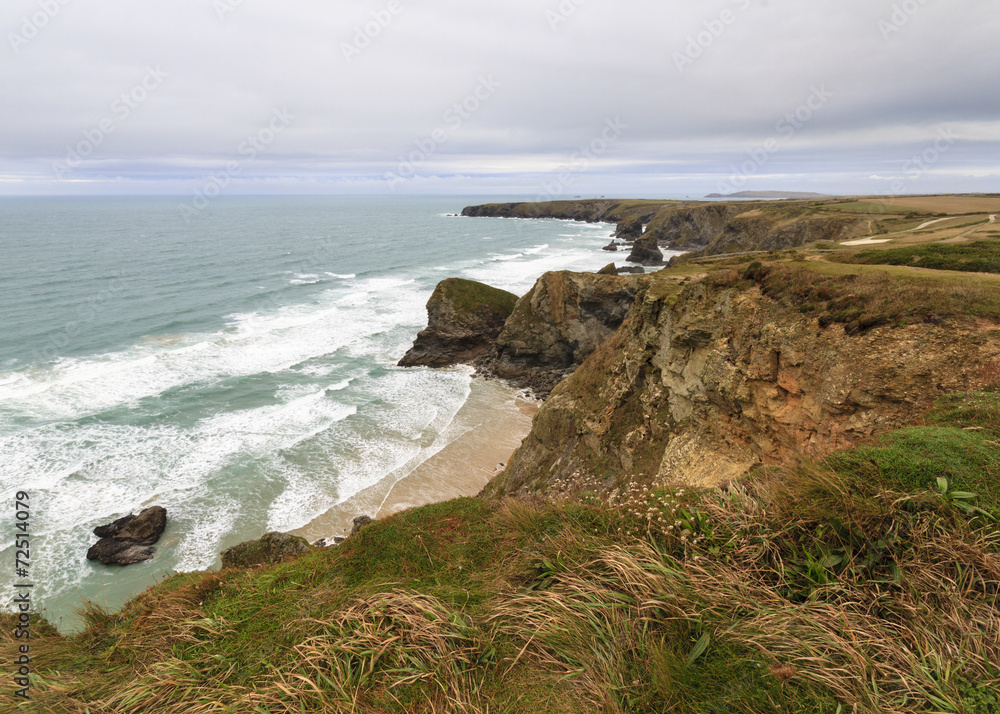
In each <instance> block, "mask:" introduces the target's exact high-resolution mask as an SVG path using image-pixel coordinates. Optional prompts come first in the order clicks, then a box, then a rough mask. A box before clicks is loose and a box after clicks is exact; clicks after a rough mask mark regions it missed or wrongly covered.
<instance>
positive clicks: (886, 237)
mask: <svg viewBox="0 0 1000 714" xmlns="http://www.w3.org/2000/svg"><path fill="white" fill-rule="evenodd" d="M957 218H962V216H945V217H944V218H935V219H934V220H933V221H927V222H926V223H921V224H920V225H919V226H917V227H916V228H910V229H909V230H905V231H896V232H895V233H884V234H883V235H882V236H881V237H879V238H875V237H874V236H871V235H869V236H868V237H866V238H859V239H857V240H849V241H841V243H840V244H841V245H873V244H875V243H888V242H889V241H891V240H892V236H901V235H904V234H906V233H914V232H916V231H919V230H923V229H924V228H926V227H927V226H933V225H934V224H935V223H941V222H942V221H950V220H953V219H957ZM996 218H997V217H996V214H993V215H991V216H990V219H989V220H988V221H986V223H983V224H981V225H978V226H975V227H974V228H972V229H970V230H967V231H966V232H965V233H962V234H961V235H959V236H956V237H955V238H949V239H948V240H945V241H941V242H942V243H961V242H962V241H964V240H965V239H966V238H967V237H968V236H970V235H972V234H973V233H975V232H976V231H978V230H979V229H980V228H982V227H983V226H988V225H990V224H991V223H994V222H995V221H996ZM871 230H872V222H871V220H869V221H868V231H869V232H871Z"/></svg>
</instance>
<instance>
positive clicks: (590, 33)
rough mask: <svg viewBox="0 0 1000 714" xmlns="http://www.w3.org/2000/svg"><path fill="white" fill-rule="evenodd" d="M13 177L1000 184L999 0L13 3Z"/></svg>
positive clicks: (110, 186) (333, 189)
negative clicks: (891, 0) (889, 0)
mask: <svg viewBox="0 0 1000 714" xmlns="http://www.w3.org/2000/svg"><path fill="white" fill-rule="evenodd" d="M0 31H2V33H3V37H2V38H0V39H2V46H0V92H2V94H0V96H2V100H0V101H2V114H0V194H7V195H11V194H13V195H18V194H44V193H58V194H95V193H112V194H121V193H144V194H157V193H171V194H192V193H196V192H198V191H209V192H215V191H216V190H218V191H219V192H227V193H231V194H241V193H330V194H338V193H359V192H364V193H376V194H381V193H384V194H392V193H396V194H409V193H434V194H447V193H460V194H471V193H483V194H487V193H488V194H495V195H499V194H518V195H528V196H541V197H553V198H555V197H560V196H574V195H583V194H586V195H589V194H608V195H611V194H614V195H621V196H624V195H650V196H657V195H686V194H691V195H702V194H705V193H708V192H721V193H729V192H732V191H737V190H755V189H797V190H811V191H820V192H828V193H927V192H946V191H954V192H965V191H979V192H998V191H1000V91H998V89H1000V12H998V8H997V4H996V0H948V2H945V0H905V1H899V2H888V1H882V0H811V1H809V2H803V1H802V0H798V1H796V2H793V1H792V0H715V1H710V2H693V1H692V2H679V1H678V0H619V1H618V2H609V1H608V0H561V1H560V0H505V1H504V2H495V1H493V2H487V1H485V0H341V1H339V2H337V1H336V0H334V1H331V0H293V1H291V2H290V1H288V0H285V1H284V2H277V0H143V1H142V2H136V1H135V0H3V7H2V9H0Z"/></svg>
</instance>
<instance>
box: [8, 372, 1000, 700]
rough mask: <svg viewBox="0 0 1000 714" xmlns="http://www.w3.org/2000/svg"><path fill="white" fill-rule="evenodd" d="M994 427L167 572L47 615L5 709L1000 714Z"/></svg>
mask: <svg viewBox="0 0 1000 714" xmlns="http://www.w3.org/2000/svg"><path fill="white" fill-rule="evenodd" d="M998 424H1000V393H997V392H995V391H990V392H977V393H971V394H960V395H954V396H952V397H949V398H947V399H945V400H942V401H941V402H939V404H938V405H937V407H936V408H935V409H934V410H933V411H932V412H931V413H930V414H929V415H928V416H927V418H926V420H925V422H924V424H923V425H922V426H918V427H913V428H910V429H905V430H902V431H899V432H895V433H892V434H888V435H886V436H884V437H882V438H880V439H878V440H875V441H873V442H871V443H870V444H865V445H863V446H861V447H858V448H856V449H853V450H849V451H846V452H843V453H841V454H838V455H837V456H836V457H835V458H833V459H830V460H828V462H827V463H824V464H818V463H805V464H802V465H800V466H797V467H789V468H786V469H773V470H767V471H760V472H756V473H753V474H751V475H749V476H748V477H747V478H746V479H745V480H744V481H742V482H741V483H740V484H739V485H734V486H732V487H730V488H729V489H728V490H725V491H718V490H711V491H701V490H686V489H682V488H665V489H659V490H654V491H642V490H639V491H633V492H631V493H628V494H626V495H623V496H622V497H621V498H620V499H618V500H617V501H616V502H614V503H608V502H607V501H605V500H603V499H599V498H596V497H591V496H583V497H582V498H579V499H577V500H573V501H568V502H563V503H561V504H552V503H549V504H546V503H541V502H517V501H508V502H505V503H497V502H489V501H483V500H479V499H459V500H456V501H451V502H447V503H443V504H437V505H434V506H427V507H423V508H418V509H414V510H411V511H408V512H405V513H401V514H398V515H396V516H394V517H392V518H389V519H386V520H385V521H379V522H376V523H374V524H372V525H371V526H369V527H368V528H367V529H365V530H363V531H361V532H360V533H358V534H357V535H356V536H354V537H353V538H351V539H349V540H348V541H347V542H346V543H345V544H344V545H342V546H339V547H337V548H333V549H327V550H322V551H314V552H311V553H308V554H305V555H303V556H301V557H299V558H297V559H295V560H292V561H289V562H287V563H284V564H281V565H278V566H273V567H267V568H257V569H252V570H249V571H240V570H228V571H222V572H217V573H193V574H187V575H178V576H175V577H173V578H170V579H168V580H166V581H164V582H163V583H161V584H160V585H158V586H156V587H154V588H151V589H150V590H149V591H148V592H146V593H145V594H144V595H142V596H140V597H138V598H136V599H135V600H133V601H132V602H131V603H129V604H128V605H127V606H126V607H125V608H124V609H123V610H122V611H121V612H119V613H107V612H102V611H100V610H98V609H96V608H95V609H91V610H90V611H89V612H88V614H87V621H88V627H87V629H86V631H85V632H83V633H82V634H81V635H79V636H77V637H74V638H69V639H66V638H63V637H60V636H59V635H58V634H57V633H55V632H54V631H53V630H51V629H47V628H44V627H42V626H41V625H40V623H36V630H35V631H36V633H37V636H36V638H35V639H34V640H33V641H32V652H33V656H34V658H35V659H34V662H35V667H36V670H35V671H36V672H37V677H36V678H35V679H34V681H33V685H34V689H33V692H32V696H33V698H34V699H33V701H32V702H30V703H26V704H23V705H22V706H20V707H17V705H16V702H15V701H14V700H13V699H11V698H9V695H8V694H6V693H5V694H4V695H2V696H4V697H5V699H4V700H3V701H2V703H0V706H2V707H3V710H4V711H22V710H23V711H31V712H81V713H82V712H85V711H89V712H123V713H124V712H130V713H132V712H136V713H139V712H151V713H152V712H156V713H161V712H185V713H189V712H215V711H231V712H255V711H256V712H301V711H310V712H349V711H360V712H387V711H398V712H415V711H426V712H431V711H466V712H487V711H490V712H539V711H546V712H598V711H600V712H606V711H612V712H647V711H648V712H651V711H668V710H669V711H678V712H765V711H768V712H770V711H794V712H830V714H834V713H835V712H838V711H840V712H843V711H861V712H932V711H935V712H936V711H953V712H969V713H971V714H987V713H989V712H995V711H997V707H998V706H1000V689H998V688H997V685H998V682H1000V670H998V669H997V662H1000V616H998V615H997V612H998V611H997V607H996V598H997V593H998V592H1000V556H998V553H1000V532H998V530H997V528H996V524H995V522H994V521H992V520H991V518H992V516H993V515H995V514H1000V489H998V488H997V485H996V481H995V479H994V478H993V477H992V475H993V474H996V473H998V472H1000V446H998V443H1000V441H998V440H1000V427H998ZM971 492H978V496H972V495H970V493H971ZM980 509H981V510H980ZM4 624H5V625H8V626H5V627H4V628H3V629H4V633H5V637H7V638H9V633H10V630H11V629H12V628H11V626H9V625H10V623H6V622H5V623H4ZM0 651H2V657H3V661H4V662H5V663H7V662H11V661H13V654H12V651H13V642H12V641H11V640H10V639H5V641H4V642H3V644H2V645H0ZM855 705H857V709H856V710H855V709H854V706H855Z"/></svg>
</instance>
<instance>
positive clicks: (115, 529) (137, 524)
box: [87, 506, 167, 565]
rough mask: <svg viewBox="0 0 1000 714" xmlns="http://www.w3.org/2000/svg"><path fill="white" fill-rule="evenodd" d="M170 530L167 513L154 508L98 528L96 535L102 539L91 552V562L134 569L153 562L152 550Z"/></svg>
mask: <svg viewBox="0 0 1000 714" xmlns="http://www.w3.org/2000/svg"><path fill="white" fill-rule="evenodd" d="M166 527H167V509H165V508H163V507H162V506H151V507H149V508H147V509H145V510H143V511H141V512H140V513H139V514H138V515H135V514H129V515H127V516H125V517H123V518H119V519H118V520H116V521H112V522H111V523H107V524H105V525H103V526H98V527H97V528H95V529H94V535H96V536H97V537H98V538H100V540H99V541H97V543H95V544H94V545H92V546H91V547H90V548H89V549H88V550H87V560H96V561H98V562H100V563H103V564H104V565H134V564H135V563H141V562H143V561H146V560H150V559H151V558H152V557H153V555H154V554H155V553H156V548H151V547H149V546H152V545H153V544H154V543H156V542H157V541H158V540H159V539H160V536H161V535H162V534H163V531H164V530H165V529H166Z"/></svg>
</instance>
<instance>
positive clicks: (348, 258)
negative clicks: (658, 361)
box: [0, 198, 625, 631]
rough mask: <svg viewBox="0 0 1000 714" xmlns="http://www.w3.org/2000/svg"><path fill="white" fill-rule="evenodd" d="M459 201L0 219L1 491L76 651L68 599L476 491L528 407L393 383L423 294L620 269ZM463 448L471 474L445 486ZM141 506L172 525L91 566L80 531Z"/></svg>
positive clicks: (529, 226) (458, 390) (604, 256)
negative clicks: (146, 546) (145, 553)
mask: <svg viewBox="0 0 1000 714" xmlns="http://www.w3.org/2000/svg"><path fill="white" fill-rule="evenodd" d="M469 202H470V201H469V200H464V201H463V199H453V198H449V199H444V200H442V199H406V198H402V199H308V198H291V199H239V198H233V199H220V200H219V201H217V202H216V203H213V205H212V206H211V207H210V208H209V209H208V210H206V211H205V212H204V214H203V215H199V216H197V217H196V218H195V219H193V220H192V221H191V222H187V221H185V220H184V218H183V217H182V216H181V215H180V214H179V213H178V212H177V206H176V201H173V200H171V199H119V198H109V199H24V200H17V201H13V200H7V201H3V202H0V211H2V213H3V217H4V220H3V221H2V225H3V229H2V233H0V242H2V246H3V252H4V255H5V256H7V260H6V261H5V262H4V264H3V265H0V273H2V275H0V279H2V280H3V283H4V284H5V285H7V286H9V288H10V289H9V290H7V291H5V293H4V296H3V297H0V315H2V316H3V318H4V324H5V337H6V339H5V341H4V342H3V343H2V344H0V447H2V448H3V452H4V453H5V455H7V458H6V459H5V460H4V462H3V463H2V464H0V483H2V484H3V485H4V487H5V488H8V489H14V488H17V489H30V490H31V491H32V493H33V498H34V503H35V509H36V510H35V513H34V517H35V521H36V524H37V529H38V530H37V533H36V534H35V535H36V540H35V549H36V552H37V553H38V557H37V561H36V566H35V575H36V577H37V581H38V596H37V598H36V602H37V604H38V605H39V606H40V607H41V609H42V611H43V612H44V613H45V614H46V616H47V617H48V618H49V619H50V620H51V621H52V622H53V623H54V624H56V625H57V626H58V627H60V628H61V629H64V630H65V631H72V630H73V629H74V628H75V627H77V625H78V623H79V620H78V618H77V615H76V610H77V609H78V608H80V607H81V606H82V604H83V603H84V601H92V602H94V603H96V604H98V605H100V606H102V607H109V608H116V607H118V606H120V605H121V604H122V603H123V602H125V601H126V600H127V599H128V598H129V597H131V596H133V595H135V594H137V593H138V592H141V591H142V590H143V589H145V588H146V587H147V586H149V585H152V584H153V583H155V582H158V581H159V580H162V579H163V578H164V577H167V576H169V575H171V574H172V573H174V572H182V571H194V570H202V569H211V568H213V567H217V566H218V562H219V552H220V551H222V550H224V549H225V548H227V547H230V546H232V545H234V544H236V543H238V542H241V541H244V540H248V539H252V538H257V537H259V536H260V535H262V534H263V533H264V532H266V531H270V530H281V531H293V530H296V529H299V528H305V529H306V532H309V533H310V535H311V536H312V535H316V537H320V536H321V535H322V536H327V535H335V534H338V533H340V532H341V530H342V528H341V526H340V525H336V524H334V523H333V522H329V521H327V522H326V524H325V525H324V526H323V528H324V529H326V528H329V529H331V531H330V532H325V531H323V532H321V530H320V528H319V526H317V525H315V523H314V522H315V521H316V519H318V518H321V517H322V515H323V514H324V513H327V512H328V511H329V510H330V509H331V508H334V509H338V508H339V509H340V510H341V511H342V512H343V513H344V514H345V516H346V515H349V516H350V518H353V517H354V516H356V515H359V514H361V513H367V512H368V511H369V510H372V509H375V508H384V511H385V512H388V511H390V510H392V508H393V504H395V507H402V506H403V505H404V504H414V503H422V502H426V500H427V499H428V498H435V499H436V498H443V497H446V496H448V495H453V494H454V495H457V494H458V493H473V492H475V491H478V490H479V489H480V488H481V487H482V485H484V483H485V479H487V478H488V477H489V475H491V474H492V472H493V471H494V470H495V469H496V468H497V466H498V464H499V463H500V462H503V461H506V458H507V457H508V456H509V455H510V452H511V451H512V450H513V448H514V447H515V446H516V445H517V443H518V442H519V441H520V438H521V437H523V435H524V434H525V433H526V432H527V428H528V425H529V423H530V412H531V410H532V409H533V408H534V407H532V406H531V405H530V404H528V403H524V402H520V401H518V397H517V390H513V389H505V388H502V387H501V386H500V384H499V383H495V384H489V383H483V384H481V383H479V382H477V381H474V380H473V378H472V376H471V375H472V370H471V369H468V368H462V367H457V368H453V369H448V370H430V369H426V368H415V369H403V368H399V367H396V366H395V363H396V362H397V361H398V360H399V358H400V357H401V356H402V355H403V354H404V353H405V352H406V350H407V349H408V347H409V346H410V344H411V343H412V340H413V337H414V335H415V334H416V333H417V332H418V331H419V330H420V329H422V328H423V327H424V326H425V324H426V312H425V309H424V304H425V303H426V301H427V298H428V296H429V295H430V294H431V292H432V290H433V288H434V286H435V285H436V283H437V282H438V281H439V280H441V279H442V278H444V277H448V276H462V277H467V278H470V279H474V280H480V281H483V282H487V283H489V284H492V285H496V286H498V287H501V288H504V289H507V290H510V291H512V292H515V293H516V294H524V293H525V292H527V290H528V289H529V288H530V287H531V285H532V284H533V283H534V281H535V280H536V279H537V278H538V276H540V275H541V274H542V273H544V272H546V271H549V270H559V269H571V270H583V271H596V270H597V269H599V268H601V267H602V266H603V265H605V264H606V263H607V262H608V260H609V257H617V258H618V259H619V260H621V259H623V258H624V257H625V256H624V255H622V254H619V255H618V256H609V255H608V253H606V252H604V251H602V250H601V248H602V247H603V246H604V245H605V244H606V243H607V241H608V236H609V234H610V233H611V231H612V230H613V226H610V225H607V224H585V223H577V222H571V221H520V220H518V221H512V220H504V219H488V220H482V219H476V220H471V219H467V218H461V217H456V216H455V214H456V213H457V212H458V211H459V210H460V209H461V207H462V206H463V205H465V204H466V203H469ZM477 405H478V406H477ZM487 415H490V416H491V418H493V417H496V416H497V415H502V416H503V417H504V418H503V419H501V420H500V422H498V426H496V432H495V433H494V432H493V427H488V426H487V424H486V422H485V421H484V419H485V418H486V416H487ZM465 432H468V433H466V434H465V435H464V436H462V437H461V438H458V437H459V436H460V435H461V434H463V433H465ZM486 433H489V434H491V436H490V438H482V437H483V435H485V434H486ZM456 439H457V440H456ZM470 439H471V440H472V441H470ZM476 439H480V440H481V442H483V443H486V444H488V445H489V446H490V448H489V449H479V448H478V447H477V448H476V449H475V450H476V452H477V454H476V455H477V456H482V457H483V460H482V463H481V464H478V465H477V467H476V468H477V470H476V476H475V477H474V478H473V479H472V480H469V481H467V482H465V483H464V486H462V485H461V482H462V481H463V479H464V476H462V477H460V478H458V479H455V480H456V481H458V482H459V484H458V486H459V490H457V491H454V492H453V491H451V490H449V489H448V488H443V489H442V488H440V486H439V482H441V481H442V480H443V481H446V482H449V483H451V481H452V475H450V474H452V473H453V472H452V470H451V468H450V467H448V466H447V464H448V463H452V464H456V463H458V462H459V461H464V459H465V456H454V457H449V455H451V454H461V453H462V451H461V450H462V449H463V448H465V447H464V446H462V445H463V444H466V443H473V444H474V443H476V441H475V440H476ZM487 455H488V458H487ZM449 458H452V461H451V462H449ZM425 462H426V465H425V466H424V467H423V469H422V470H421V469H420V468H418V469H417V471H415V472H413V473H412V474H410V472H411V471H413V469H414V468H415V467H418V466H419V465H420V464H424V463H425ZM407 474H410V477H409V478H407V479H404V480H403V481H402V482H400V483H399V484H396V485H395V487H394V488H392V490H391V498H389V499H388V500H386V501H385V505H384V507H383V504H382V501H383V500H384V499H385V496H386V494H385V493H381V492H379V489H380V488H382V487H384V486H385V485H387V484H395V483H396V481H397V480H398V479H399V478H400V477H401V476H403V475H407ZM422 474H423V475H422ZM427 474H433V477H431V478H430V481H428V476H427ZM442 474H446V475H442ZM416 484H421V485H420V486H416ZM463 489H464V490H463ZM374 493H380V497H379V498H378V499H377V500H378V502H377V503H376V502H375V500H376V499H375V498H374V496H373V495H372V494H374ZM366 494H367V496H370V498H368V500H366ZM148 505H161V506H164V507H166V508H167V509H168V511H169V513H170V517H169V522H168V526H167V530H166V532H165V533H164V535H163V537H162V539H161V540H160V542H159V543H158V544H157V550H158V552H157V554H156V557H155V558H154V559H153V560H151V561H148V562H146V563H141V564H138V565H134V566H130V567H128V568H125V569H121V568H114V567H109V566H100V565H97V564H93V563H87V562H86V561H85V560H84V558H83V555H84V554H85V553H86V551H87V548H88V547H89V546H90V545H91V544H92V542H93V540H94V538H93V536H92V535H91V533H90V531H91V530H92V529H93V528H94V527H95V526H97V525H99V524H101V523H105V522H109V521H110V520H113V519H114V518H118V517H121V516H123V515H126V514H128V513H129V512H138V511H139V510H141V509H142V508H144V507H146V506H148ZM371 515H375V513H372V514H371ZM350 518H347V520H348V521H349V520H350ZM320 522H321V523H322V522H323V521H322V520H321V521H320ZM2 552H3V554H4V555H5V556H6V555H11V554H12V551H11V550H10V549H9V548H7V549H5V550H3V551H2Z"/></svg>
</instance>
